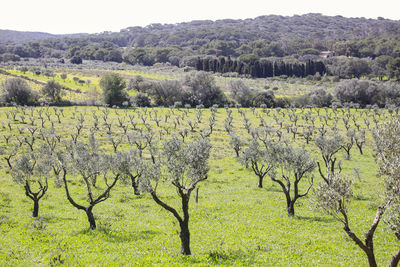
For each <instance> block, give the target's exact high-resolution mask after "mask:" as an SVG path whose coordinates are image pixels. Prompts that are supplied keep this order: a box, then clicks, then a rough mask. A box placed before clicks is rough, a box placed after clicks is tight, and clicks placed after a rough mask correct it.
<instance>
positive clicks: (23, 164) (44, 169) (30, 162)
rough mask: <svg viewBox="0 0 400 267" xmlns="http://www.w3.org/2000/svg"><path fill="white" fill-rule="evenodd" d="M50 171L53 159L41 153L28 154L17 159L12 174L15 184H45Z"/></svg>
mask: <svg viewBox="0 0 400 267" xmlns="http://www.w3.org/2000/svg"><path fill="white" fill-rule="evenodd" d="M50 171H51V158H49V157H47V156H46V155H45V154H41V153H40V152H36V153H33V152H26V153H23V154H21V156H19V157H18V158H17V159H16V162H15V164H14V166H13V169H12V172H11V174H12V177H13V180H14V182H16V183H18V184H21V185H25V184H26V183H34V182H39V183H43V182H45V181H46V180H47V178H48V176H49V174H50Z"/></svg>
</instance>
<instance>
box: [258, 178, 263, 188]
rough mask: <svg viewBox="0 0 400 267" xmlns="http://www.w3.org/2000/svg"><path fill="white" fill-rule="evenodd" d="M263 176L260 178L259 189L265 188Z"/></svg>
mask: <svg viewBox="0 0 400 267" xmlns="http://www.w3.org/2000/svg"><path fill="white" fill-rule="evenodd" d="M263 178H264V177H263V176H258V188H263Z"/></svg>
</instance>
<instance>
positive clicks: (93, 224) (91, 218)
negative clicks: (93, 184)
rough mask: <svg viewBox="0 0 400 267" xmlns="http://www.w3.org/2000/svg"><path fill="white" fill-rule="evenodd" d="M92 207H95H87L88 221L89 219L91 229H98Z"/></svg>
mask: <svg viewBox="0 0 400 267" xmlns="http://www.w3.org/2000/svg"><path fill="white" fill-rule="evenodd" d="M92 209H93V207H89V208H87V209H86V215H87V217H88V221H89V224H90V229H92V230H95V229H96V221H95V219H94V216H93V212H92Z"/></svg>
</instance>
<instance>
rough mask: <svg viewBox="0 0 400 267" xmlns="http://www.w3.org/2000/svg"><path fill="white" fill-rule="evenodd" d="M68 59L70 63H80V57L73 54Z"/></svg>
mask: <svg viewBox="0 0 400 267" xmlns="http://www.w3.org/2000/svg"><path fill="white" fill-rule="evenodd" d="M70 61H71V63H72V64H82V58H81V57H80V56H74V57H72V58H71V60H70Z"/></svg>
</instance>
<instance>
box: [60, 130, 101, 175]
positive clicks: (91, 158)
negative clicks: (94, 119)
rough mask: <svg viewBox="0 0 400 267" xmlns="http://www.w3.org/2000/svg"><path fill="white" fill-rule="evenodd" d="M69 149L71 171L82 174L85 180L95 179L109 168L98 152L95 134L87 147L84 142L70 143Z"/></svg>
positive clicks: (90, 137) (91, 136)
mask: <svg viewBox="0 0 400 267" xmlns="http://www.w3.org/2000/svg"><path fill="white" fill-rule="evenodd" d="M67 149H68V151H69V158H68V161H69V163H70V164H69V167H70V171H72V172H73V173H77V174H80V175H81V177H82V178H83V179H95V176H96V175H97V174H99V173H100V172H101V170H102V169H104V168H106V166H107V162H105V161H104V158H103V157H101V154H100V152H99V150H98V145H97V143H96V139H95V137H94V134H91V135H90V136H89V138H88V144H87V145H86V144H84V143H82V142H77V143H76V144H73V143H70V144H69V147H68V148H67Z"/></svg>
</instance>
